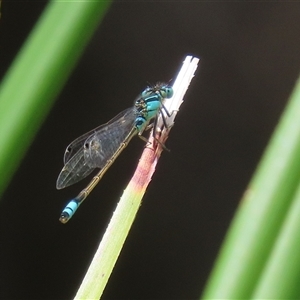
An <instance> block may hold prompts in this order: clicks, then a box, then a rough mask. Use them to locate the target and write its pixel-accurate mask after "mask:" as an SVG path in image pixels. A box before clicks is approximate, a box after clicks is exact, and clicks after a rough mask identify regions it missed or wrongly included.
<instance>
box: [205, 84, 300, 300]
mask: <svg viewBox="0 0 300 300" xmlns="http://www.w3.org/2000/svg"><path fill="white" fill-rule="evenodd" d="M299 116H300V81H298V83H297V85H296V88H295V90H294V92H293V94H292V96H291V99H290V102H289V104H288V106H287V108H286V110H285V112H284V114H283V116H282V118H281V121H280V124H279V125H278V127H277V129H276V131H275V133H274V135H273V137H272V139H271V141H270V144H269V146H268V148H267V150H266V152H265V154H264V157H263V159H262V161H261V163H260V165H259V167H258V170H257V171H256V173H255V175H254V178H253V180H252V181H251V183H250V186H249V188H248V190H247V191H246V193H245V195H244V198H243V200H242V202H241V206H240V208H239V210H238V212H237V214H236V216H235V218H234V220H233V223H232V225H231V228H230V230H229V232H228V234H227V237H226V240H225V242H224V245H223V247H222V250H221V253H220V255H219V258H218V260H217V262H216V264H215V267H214V270H213V272H212V274H211V277H210V279H209V281H208V284H207V287H206V290H205V291H204V295H203V298H204V299H217V298H219V299H220V298H222V299H249V298H251V295H252V293H253V291H254V289H255V286H256V285H257V283H258V279H259V277H260V276H261V273H262V271H263V268H264V267H265V264H266V261H267V258H268V256H269V255H270V252H271V251H272V247H273V246H274V243H275V240H276V238H277V235H278V233H279V231H280V230H281V226H282V223H283V222H284V219H285V217H286V214H287V211H288V210H289V209H290V205H291V202H292V200H293V196H294V193H295V191H296V189H297V186H298V183H299V179H300V172H299V170H300V119H299Z"/></svg>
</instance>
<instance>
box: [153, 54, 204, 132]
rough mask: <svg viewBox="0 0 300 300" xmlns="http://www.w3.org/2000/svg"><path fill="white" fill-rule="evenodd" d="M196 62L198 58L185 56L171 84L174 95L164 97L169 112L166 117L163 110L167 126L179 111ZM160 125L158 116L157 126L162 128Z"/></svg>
mask: <svg viewBox="0 0 300 300" xmlns="http://www.w3.org/2000/svg"><path fill="white" fill-rule="evenodd" d="M198 62H199V58H197V57H193V56H190V55H188V56H186V58H185V60H184V62H183V65H182V67H181V69H180V71H179V73H178V75H177V77H176V79H175V82H174V84H173V90H174V95H173V97H172V98H170V99H166V100H165V102H164V106H165V108H166V110H167V111H168V112H169V113H170V114H171V116H170V117H168V116H167V115H166V113H165V112H164V111H163V114H164V117H165V120H166V123H167V124H166V125H167V126H168V128H170V127H171V126H172V125H173V124H174V119H175V117H176V114H177V112H178V111H179V107H180V105H181V103H182V102H183V97H184V95H185V93H186V91H187V89H188V87H189V85H190V82H191V80H192V78H193V77H194V74H195V71H196V70H197V67H198ZM162 126H163V118H162V117H161V116H160V117H159V118H158V127H159V128H162Z"/></svg>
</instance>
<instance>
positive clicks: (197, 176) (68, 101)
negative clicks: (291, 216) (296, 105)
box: [0, 1, 300, 299]
mask: <svg viewBox="0 0 300 300" xmlns="http://www.w3.org/2000/svg"><path fill="white" fill-rule="evenodd" d="M45 5H46V3H45V2H38V1H35V2H27V1H26V2H22V1H20V2H13V1H9V2H5V1H4V3H2V18H1V20H0V35H1V36H0V43H1V48H0V51H1V63H0V71H1V77H2V76H3V74H4V73H5V71H6V70H7V68H8V66H9V65H10V63H11V62H12V60H13V58H14V56H15V55H16V53H17V52H18V49H19V48H20V46H21V45H22V43H23V42H24V40H25V39H26V37H27V35H28V33H29V32H30V30H31V28H32V27H33V25H34V23H35V22H36V20H37V19H38V16H39V15H40V14H41V12H42V10H43V8H44V7H45ZM299 20H300V3H293V2H290V3H279V2H272V3H271V2H265V3H263V2H262V3H258V2H251V3H249V2H237V1H235V2H209V1H207V2H203V1H199V2H197V1H193V2H183V1H182V2H181V1H178V2H171V1H161V2H149V1H129V2H128V1H116V2H114V4H113V5H112V6H111V9H110V10H109V11H108V13H107V15H106V17H105V19H104V21H103V23H102V24H101V26H100V27H99V29H98V30H97V32H96V34H95V35H94V37H93V39H92V40H91V42H90V44H89V46H88V48H87V49H86V51H85V53H84V55H83V57H82V59H81V60H80V62H79V64H78V66H77V67H76V69H75V70H74V72H73V74H72V76H71V77H70V79H69V81H68V82H67V84H66V86H65V87H64V89H63V91H62V92H61V94H60V95H59V97H58V99H57V102H56V104H55V106H54V107H53V109H52V111H51V113H50V114H49V116H48V118H47V119H46V120H45V122H44V124H43V126H42V128H41V129H40V131H39V133H38V135H37V136H36V138H35V140H34V142H33V144H32V145H31V147H30V149H29V151H28V152H27V155H26V157H25V158H24V160H23V161H22V164H21V166H20V168H19V170H18V172H17V173H16V174H15V176H14V178H13V180H12V182H11V184H10V186H9V187H8V189H7V191H6V193H5V194H4V195H3V197H2V201H1V209H0V214H1V215H0V220H1V223H0V224H1V228H0V229H1V230H0V247H1V250H0V251H1V254H0V270H1V274H0V297H1V299H70V298H72V297H73V296H74V295H75V293H76V291H77V288H78V286H79V284H80V283H81V280H82V278H83V275H84V274H85V271H86V269H87V268H88V266H89V263H90V261H91V259H92V257H93V254H94V252H95V250H96V248H97V245H98V243H99V241H100V239H101V237H102V235H103V232H104V230H105V227H106V225H107V223H108V221H109V219H110V217H111V215H112V212H113V210H114V208H115V206H116V203H117V201H118V198H119V196H120V195H121V194H122V191H123V190H124V188H125V186H126V184H127V182H128V181H129V179H130V177H131V175H132V174H133V171H134V169H135V166H136V163H137V160H138V158H139V156H140V154H141V152H142V149H143V142H142V141H141V140H139V139H137V138H136V139H134V140H133V141H132V142H131V144H130V145H129V146H128V148H127V149H125V151H124V152H123V153H122V154H121V156H120V157H119V159H118V160H117V161H116V162H115V163H114V165H113V166H112V167H111V169H110V170H109V172H107V174H106V175H105V177H104V178H103V179H102V181H101V182H100V184H99V185H98V186H97V188H96V189H95V190H94V191H93V193H92V194H91V195H90V196H89V198H88V200H87V201H86V202H85V203H84V205H82V207H81V208H80V210H79V211H78V212H77V213H76V215H75V216H74V218H73V219H72V220H71V221H70V223H68V224H67V225H62V224H60V223H59V221H58V217H59V214H60V212H61V209H62V208H63V207H64V205H65V204H66V202H67V201H68V200H69V199H70V198H71V197H73V196H75V195H76V194H77V193H78V192H79V191H80V190H81V189H82V188H83V187H84V186H85V184H86V183H87V182H88V180H87V181H85V182H82V183H79V184H76V185H74V186H72V187H70V188H67V189H65V190H61V191H57V190H56V189H55V182H56V178H57V175H58V173H59V171H60V169H61V168H62V167H63V162H62V158H63V153H64V150H65V147H66V146H67V145H68V143H69V142H71V141H72V140H73V139H74V138H76V137H77V136H79V135H81V134H82V133H84V132H86V131H88V130H90V129H92V128H93V127H96V126H98V125H100V124H102V123H105V122H107V121H108V120H109V119H110V118H112V117H113V116H115V115H116V114H117V113H118V112H120V111H121V110H123V109H125V108H127V107H129V106H130V105H132V103H133V100H134V98H135V97H136V96H137V94H138V93H139V92H141V91H142V90H143V89H144V87H145V86H146V85H147V82H151V83H154V82H156V81H158V80H161V81H168V80H170V79H172V78H174V77H175V75H176V73H177V71H178V69H179V68H180V66H181V62H182V60H183V59H184V57H185V56H186V55H187V54H192V55H195V56H198V57H200V58H201V63H200V67H199V68H198V71H197V74H196V76H195V78H194V79H193V81H192V84H191V86H190V89H189V91H188V93H187V95H186V97H185V100H186V102H185V103H184V104H183V105H182V106H181V111H180V113H179V114H178V117H177V119H176V125H175V127H174V128H173V130H172V132H171V135H170V138H169V140H168V141H167V147H169V148H170V149H171V152H170V153H166V152H164V153H163V155H162V157H161V159H160V161H159V164H158V167H157V171H156V173H155V174H154V177H153V180H152V182H151V184H150V186H149V187H148V190H147V193H146V195H145V197H144V200H143V205H142V206H141V208H140V211H139V213H138V216H137V218H136V220H135V223H134V226H133V228H132V230H131V233H130V235H129V238H128V240H127V241H126V244H125V247H124V249H123V251H122V253H121V255H120V257H119V260H118V262H117V265H116V267H115V269H114V272H113V274H112V276H111V278H110V281H109V283H108V285H107V287H106V290H105V292H104V295H103V299H196V298H198V297H199V295H200V294H201V292H202V291H203V287H204V284H205V282H206V280H207V278H208V276H209V273H210V271H211V269H212V266H213V263H214V260H215V258H216V256H217V253H218V251H219V249H220V246H221V243H222V241H223V239H224V236H225V233H226V230H227V229H228V226H229V224H230V222H231V220H232V218H233V215H234V212H235V210H236V208H237V206H238V203H239V201H240V199H241V196H242V194H243V191H244V190H245V188H246V186H247V184H248V182H249V180H250V178H251V176H252V174H253V172H254V170H255V167H256V166H257V163H258V161H259V159H260V157H261V155H262V153H263V150H264V148H265V146H266V145H267V142H268V140H269V138H270V136H271V133H272V131H273V130H274V128H275V126H276V124H277V122H278V120H279V117H280V114H281V112H282V111H283V108H284V106H285V104H286V102H287V99H288V97H289V94H290V93H291V91H292V89H293V86H294V84H295V80H296V78H297V76H298V73H299V69H300V22H299ZM28 76H30V70H28ZM0 130H1V129H0ZM0 143H1V141H0Z"/></svg>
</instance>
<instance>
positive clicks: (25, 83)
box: [0, 0, 110, 195]
mask: <svg viewBox="0 0 300 300" xmlns="http://www.w3.org/2000/svg"><path fill="white" fill-rule="evenodd" d="M109 3H110V1H85V0H82V1H70V0H69V1H68V0H65V1H62V2H60V1H52V2H50V3H49V5H48V6H47V8H46V10H45V11H44V13H43V14H42V16H41V18H40V19H39V21H38V23H37V24H36V26H35V28H34V29H33V31H32V33H31V34H30V36H29V37H28V39H27V41H26V43H25V44H24V46H23V47H22V49H21V51H20V53H19V54H18V56H17V58H16V59H15V61H14V62H13V64H12V66H11V68H10V69H9V71H8V72H7V74H6V76H5V78H4V80H3V82H2V84H1V86H0V128H1V130H0V141H1V147H0V172H1V181H0V195H1V194H2V193H3V191H4V189H5V187H6V186H7V184H8V182H9V180H10V178H11V177H12V175H13V172H14V171H15V169H16V168H17V166H18V164H19V163H20V161H21V159H22V157H23V155H24V153H25V151H26V149H27V148H28V147H29V145H30V143H31V142H32V139H33V137H34V135H35V133H36V132H37V130H38V127H39V125H40V124H41V122H42V121H43V120H44V118H45V116H46V114H47V112H48V111H49V110H50V107H51V105H52V103H53V100H54V98H55V96H57V94H58V93H59V91H60V89H61V88H62V86H63V84H64V82H65V81H66V79H67V77H68V75H69V74H70V72H71V70H72V69H73V67H74V65H75V63H76V61H77V60H78V58H79V56H80V54H81V53H82V51H83V49H84V46H85V45H86V44H87V42H88V41H89V39H90V37H91V35H92V33H93V31H94V30H95V29H96V28H97V26H98V23H99V21H100V19H101V18H102V17H103V15H104V13H105V12H106V9H107V8H108V5H109Z"/></svg>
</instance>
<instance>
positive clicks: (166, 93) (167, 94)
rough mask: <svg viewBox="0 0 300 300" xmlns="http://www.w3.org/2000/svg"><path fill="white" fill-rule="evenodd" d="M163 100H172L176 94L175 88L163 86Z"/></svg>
mask: <svg viewBox="0 0 300 300" xmlns="http://www.w3.org/2000/svg"><path fill="white" fill-rule="evenodd" d="M160 93H161V95H162V97H163V98H171V97H172V96H173V94H174V91H173V88H172V87H170V86H163V87H162V88H161V91H160Z"/></svg>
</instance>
